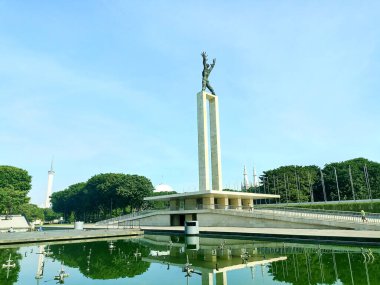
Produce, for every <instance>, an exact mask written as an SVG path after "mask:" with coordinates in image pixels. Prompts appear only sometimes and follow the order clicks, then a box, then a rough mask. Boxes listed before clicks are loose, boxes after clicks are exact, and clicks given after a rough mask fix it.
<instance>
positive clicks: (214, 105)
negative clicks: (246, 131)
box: [208, 96, 222, 191]
mask: <svg viewBox="0 0 380 285" xmlns="http://www.w3.org/2000/svg"><path fill="white" fill-rule="evenodd" d="M208 98H209V103H210V144H211V173H212V190H220V191H222V163H221V158H220V131H219V104H218V97H217V96H209V97H208Z"/></svg>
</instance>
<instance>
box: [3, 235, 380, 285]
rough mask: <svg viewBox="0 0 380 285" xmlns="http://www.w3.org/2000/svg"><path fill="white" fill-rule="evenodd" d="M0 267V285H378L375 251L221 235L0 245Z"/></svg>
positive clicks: (378, 251) (379, 259)
mask: <svg viewBox="0 0 380 285" xmlns="http://www.w3.org/2000/svg"><path fill="white" fill-rule="evenodd" d="M9 256H11V260H12V261H11V262H10V265H13V264H14V267H13V266H12V267H9V269H8V267H6V266H4V265H6V264H7V260H8V259H9ZM0 263H1V265H3V266H2V267H1V265H0V284H1V285H11V284H25V285H29V284H57V283H58V284H59V283H61V284H76V285H87V284H144V285H145V284H147V285H148V284H165V285H168V284H207V285H210V284H218V285H219V284H229V285H238V284H239V285H240V284H300V285H304V284H357V285H358V284H372V285H377V284H380V248H369V247H364V248H360V247H351V246H338V245H318V244H297V243H283V242H267V241H254V240H234V239H223V238H199V237H190V238H185V237H182V236H181V237H178V236H160V235H149V236H148V235H145V237H144V238H138V239H125V240H112V241H111V240H99V241H91V242H80V243H64V244H50V245H33V246H21V247H13V248H0ZM61 270H63V271H62V272H61V273H62V274H61V279H60V277H59V273H60V271H61ZM186 271H187V272H186Z"/></svg>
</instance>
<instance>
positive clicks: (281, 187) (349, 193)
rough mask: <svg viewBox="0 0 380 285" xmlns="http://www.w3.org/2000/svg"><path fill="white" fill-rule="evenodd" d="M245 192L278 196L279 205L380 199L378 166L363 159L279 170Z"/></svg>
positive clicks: (270, 171)
mask: <svg viewBox="0 0 380 285" xmlns="http://www.w3.org/2000/svg"><path fill="white" fill-rule="evenodd" d="M247 191H248V192H255V193H266V194H277V195H281V198H280V202H281V203H297V202H320V201H345V200H365V199H379V198H380V163H377V162H373V161H370V160H368V159H365V158H355V159H351V160H347V161H343V162H333V163H329V164H326V165H325V166H324V167H323V168H319V167H318V166H315V165H309V166H299V165H289V166H281V167H279V168H276V169H272V170H267V171H264V172H263V175H261V176H260V186H258V187H250V188H249V189H247Z"/></svg>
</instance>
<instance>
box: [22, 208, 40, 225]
mask: <svg viewBox="0 0 380 285" xmlns="http://www.w3.org/2000/svg"><path fill="white" fill-rule="evenodd" d="M20 213H21V214H22V215H24V216H25V218H26V219H27V220H28V221H29V222H32V221H35V220H37V219H40V220H44V209H41V208H39V207H38V206H37V205H34V204H23V205H22V206H21V207H20Z"/></svg>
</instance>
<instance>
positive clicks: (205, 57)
mask: <svg viewBox="0 0 380 285" xmlns="http://www.w3.org/2000/svg"><path fill="white" fill-rule="evenodd" d="M201 55H202V57H203V67H205V66H206V64H207V54H206V53H205V52H202V53H201Z"/></svg>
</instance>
